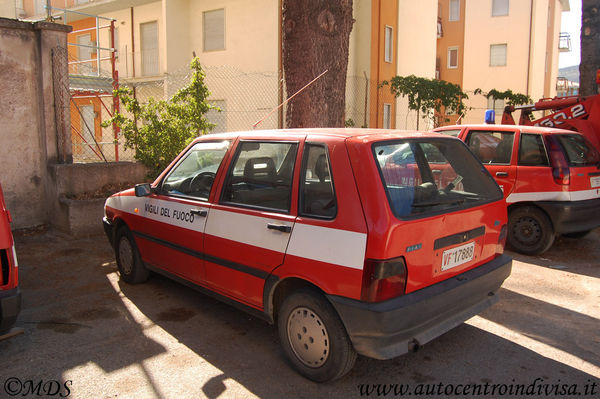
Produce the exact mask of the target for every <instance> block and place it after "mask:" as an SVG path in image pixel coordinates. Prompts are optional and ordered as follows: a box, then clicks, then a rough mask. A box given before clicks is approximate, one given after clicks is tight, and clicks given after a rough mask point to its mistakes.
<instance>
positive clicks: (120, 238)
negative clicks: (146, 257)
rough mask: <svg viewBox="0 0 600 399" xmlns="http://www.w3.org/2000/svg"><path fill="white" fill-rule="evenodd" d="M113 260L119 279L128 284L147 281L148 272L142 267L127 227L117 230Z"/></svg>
mask: <svg viewBox="0 0 600 399" xmlns="http://www.w3.org/2000/svg"><path fill="white" fill-rule="evenodd" d="M115 258H116V260H117V267H118V269H119V275H120V276H121V279H122V280H123V281H125V282H126V283H129V284H139V283H143V282H144V281H146V280H148V277H149V276H150V272H149V271H148V269H146V267H145V266H144V263H143V262H142V258H141V256H140V252H139V251H138V249H137V246H136V245H135V240H134V239H133V236H132V235H131V231H130V230H129V229H128V228H127V226H123V227H121V228H119V230H118V231H117V235H116V237H115Z"/></svg>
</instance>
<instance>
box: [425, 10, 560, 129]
mask: <svg viewBox="0 0 600 399" xmlns="http://www.w3.org/2000/svg"><path fill="white" fill-rule="evenodd" d="M562 11H569V1H568V0H440V1H439V3H438V29H437V31H438V39H437V61H436V76H437V77H438V78H439V79H443V80H446V81H449V82H452V83H456V84H458V85H460V86H461V87H462V89H463V91H465V92H466V93H467V94H468V95H469V100H468V101H467V106H468V107H471V109H470V110H468V111H467V113H466V115H465V116H463V117H461V116H459V115H453V116H451V117H450V119H451V121H450V122H449V123H455V122H456V121H457V120H459V122H460V123H481V122H483V120H484V113H485V110H486V109H491V108H495V110H496V120H497V121H499V120H500V117H501V114H502V109H503V108H504V102H503V101H502V100H496V101H494V99H489V100H488V99H487V98H486V97H484V96H483V95H475V94H474V91H475V90H476V89H481V90H482V91H483V92H484V93H487V92H488V91H489V90H491V89H497V90H499V91H504V90H507V89H511V90H512V91H513V92H518V93H523V94H527V95H529V96H530V97H531V98H532V99H534V100H537V99H539V98H542V97H554V96H555V95H556V84H557V77H558V54H559V52H560V49H559V47H560V46H559V37H560V18H561V12H562Z"/></svg>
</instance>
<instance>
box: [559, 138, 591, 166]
mask: <svg viewBox="0 0 600 399" xmlns="http://www.w3.org/2000/svg"><path fill="white" fill-rule="evenodd" d="M558 139H559V141H560V143H561V144H562V146H563V148H564V150H565V154H566V155H567V159H568V160H569V166H592V165H598V164H599V163H600V154H599V153H598V151H597V150H596V149H595V148H594V147H593V146H592V145H591V144H590V143H589V142H588V141H587V140H586V139H585V138H584V137H583V136H580V135H578V134H562V135H560V136H559V138H558Z"/></svg>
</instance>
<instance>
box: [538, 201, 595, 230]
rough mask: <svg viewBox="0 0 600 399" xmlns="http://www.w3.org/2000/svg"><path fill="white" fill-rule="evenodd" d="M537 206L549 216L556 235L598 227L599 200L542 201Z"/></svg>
mask: <svg viewBox="0 0 600 399" xmlns="http://www.w3.org/2000/svg"><path fill="white" fill-rule="evenodd" d="M537 205H538V206H539V207H540V208H542V209H543V210H544V211H545V212H546V213H547V214H548V215H550V219H551V220H552V225H553V226H554V231H555V232H556V233H559V234H566V233H577V232H580V231H587V230H592V229H595V228H596V227H600V212H599V210H600V198H597V199H590V200H585V201H543V202H538V203H537Z"/></svg>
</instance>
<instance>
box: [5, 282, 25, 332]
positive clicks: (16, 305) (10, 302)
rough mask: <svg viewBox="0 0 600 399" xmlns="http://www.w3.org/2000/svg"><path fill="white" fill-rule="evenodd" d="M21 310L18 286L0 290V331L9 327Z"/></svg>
mask: <svg viewBox="0 0 600 399" xmlns="http://www.w3.org/2000/svg"><path fill="white" fill-rule="evenodd" d="M20 311H21V291H20V290H19V287H17V288H13V289H12V290H7V291H0V332H2V331H6V330H8V329H9V328H11V327H12V326H13V325H14V324H15V322H16V321H17V316H18V315H19V312H20Z"/></svg>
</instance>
